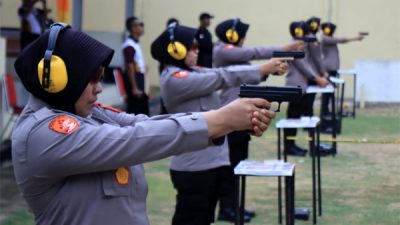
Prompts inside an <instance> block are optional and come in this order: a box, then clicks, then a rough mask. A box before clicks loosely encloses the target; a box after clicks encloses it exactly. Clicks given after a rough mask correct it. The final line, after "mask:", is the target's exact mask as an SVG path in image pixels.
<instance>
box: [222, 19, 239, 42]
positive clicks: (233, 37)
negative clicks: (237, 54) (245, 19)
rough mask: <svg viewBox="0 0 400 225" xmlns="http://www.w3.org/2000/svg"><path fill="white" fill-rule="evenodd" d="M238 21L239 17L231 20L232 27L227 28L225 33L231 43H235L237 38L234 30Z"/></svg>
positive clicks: (237, 35)
mask: <svg viewBox="0 0 400 225" xmlns="http://www.w3.org/2000/svg"><path fill="white" fill-rule="evenodd" d="M238 23H239V18H236V19H234V20H233V23H232V28H230V29H228V30H227V31H226V33H225V36H226V38H227V39H228V41H229V42H230V43H232V44H235V43H236V42H237V41H238V40H239V34H238V32H237V31H236V25H237V24H238Z"/></svg>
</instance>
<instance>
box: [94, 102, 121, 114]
mask: <svg viewBox="0 0 400 225" xmlns="http://www.w3.org/2000/svg"><path fill="white" fill-rule="evenodd" d="M96 105H98V106H100V107H101V108H103V109H107V110H110V111H113V112H116V113H121V112H123V111H122V110H119V109H116V108H114V107H111V106H108V105H103V104H101V103H100V102H96Z"/></svg>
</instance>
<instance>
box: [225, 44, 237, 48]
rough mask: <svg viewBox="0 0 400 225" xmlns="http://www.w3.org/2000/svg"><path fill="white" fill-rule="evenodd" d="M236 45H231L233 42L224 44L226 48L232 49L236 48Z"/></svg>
mask: <svg viewBox="0 0 400 225" xmlns="http://www.w3.org/2000/svg"><path fill="white" fill-rule="evenodd" d="M234 47H235V46H234V45H231V44H226V45H224V48H226V49H231V48H234Z"/></svg>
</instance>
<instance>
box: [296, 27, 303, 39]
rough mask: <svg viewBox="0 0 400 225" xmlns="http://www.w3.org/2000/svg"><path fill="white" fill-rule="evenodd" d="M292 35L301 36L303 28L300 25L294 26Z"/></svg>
mask: <svg viewBox="0 0 400 225" xmlns="http://www.w3.org/2000/svg"><path fill="white" fill-rule="evenodd" d="M294 35H295V36H296V37H303V36H304V31H303V29H302V28H300V27H296V28H295V29H294Z"/></svg>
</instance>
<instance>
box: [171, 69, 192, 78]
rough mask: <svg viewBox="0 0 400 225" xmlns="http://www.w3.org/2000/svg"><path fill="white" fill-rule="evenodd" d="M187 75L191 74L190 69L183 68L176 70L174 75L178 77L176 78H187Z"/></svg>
mask: <svg viewBox="0 0 400 225" xmlns="http://www.w3.org/2000/svg"><path fill="white" fill-rule="evenodd" d="M187 76H189V71H187V70H182V71H179V72H176V73H175V74H174V77H176V78H185V77H187Z"/></svg>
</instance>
